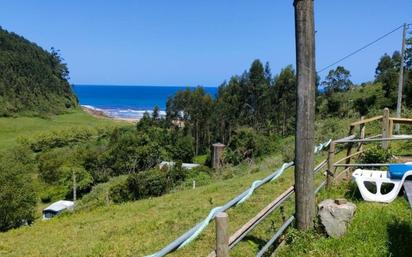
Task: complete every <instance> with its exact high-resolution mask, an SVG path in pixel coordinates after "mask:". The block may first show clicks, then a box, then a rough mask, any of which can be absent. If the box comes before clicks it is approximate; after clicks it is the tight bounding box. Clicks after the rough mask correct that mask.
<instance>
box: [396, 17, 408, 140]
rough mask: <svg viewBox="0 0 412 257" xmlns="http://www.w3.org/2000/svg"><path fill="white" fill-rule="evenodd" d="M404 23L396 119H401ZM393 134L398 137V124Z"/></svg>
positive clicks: (404, 26) (404, 25) (404, 27)
mask: <svg viewBox="0 0 412 257" xmlns="http://www.w3.org/2000/svg"><path fill="white" fill-rule="evenodd" d="M406 26H407V25H406V23H404V24H403V34H402V48H401V67H400V70H399V83H398V102H397V104H396V117H397V118H400V117H401V108H402V88H403V66H404V62H405V44H406V43H405V41H406V39H405V38H406ZM395 126H396V127H395V133H396V134H398V135H399V123H396V125H395Z"/></svg>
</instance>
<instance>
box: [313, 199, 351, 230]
mask: <svg viewBox="0 0 412 257" xmlns="http://www.w3.org/2000/svg"><path fill="white" fill-rule="evenodd" d="M318 207H319V212H318V216H319V219H320V223H321V224H322V226H323V227H324V229H325V231H326V233H327V234H328V235H329V236H330V237H333V238H339V237H341V236H343V235H344V234H345V232H346V229H347V227H348V223H349V221H350V220H351V219H352V217H353V215H354V214H355V211H356V205H355V204H353V203H351V202H347V201H346V199H337V200H332V199H327V200H324V201H322V202H321V203H319V205H318Z"/></svg>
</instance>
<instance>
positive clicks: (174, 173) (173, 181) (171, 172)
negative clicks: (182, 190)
mask: <svg viewBox="0 0 412 257" xmlns="http://www.w3.org/2000/svg"><path fill="white" fill-rule="evenodd" d="M186 176H187V170H186V169H183V168H182V163H181V162H176V164H175V165H174V166H173V167H171V168H169V169H168V170H167V172H166V179H167V187H168V188H173V187H175V186H176V185H178V184H180V183H181V182H182V181H184V180H185V179H186Z"/></svg>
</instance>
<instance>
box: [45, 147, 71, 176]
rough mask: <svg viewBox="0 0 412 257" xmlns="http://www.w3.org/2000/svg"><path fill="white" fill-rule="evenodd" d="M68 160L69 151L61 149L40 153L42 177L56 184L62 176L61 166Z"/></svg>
mask: <svg viewBox="0 0 412 257" xmlns="http://www.w3.org/2000/svg"><path fill="white" fill-rule="evenodd" d="M66 161H67V152H66V151H64V150H61V149H56V150H52V151H49V152H44V153H42V154H40V155H38V167H39V176H40V178H41V179H42V180H43V181H44V182H46V183H49V184H55V183H57V182H58V181H59V180H60V179H61V178H62V175H63V174H62V172H61V169H60V167H61V166H62V165H63V164H64V163H65V162H66Z"/></svg>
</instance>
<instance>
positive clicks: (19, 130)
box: [0, 110, 128, 149]
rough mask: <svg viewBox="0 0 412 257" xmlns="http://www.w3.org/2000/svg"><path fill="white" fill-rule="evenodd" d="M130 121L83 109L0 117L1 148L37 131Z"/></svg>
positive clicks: (120, 123)
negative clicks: (27, 115)
mask: <svg viewBox="0 0 412 257" xmlns="http://www.w3.org/2000/svg"><path fill="white" fill-rule="evenodd" d="M127 124H128V123H126V122H122V121H114V120H111V119H104V118H95V117H93V116H91V115H89V114H87V113H85V112H84V111H82V110H75V111H73V112H71V113H68V114H62V115H57V116H52V117H50V118H38V117H17V118H0V149H6V148H8V147H12V146H15V145H16V144H17V139H18V138H19V137H24V136H30V135H32V134H34V133H37V132H42V131H47V130H53V129H60V128H69V127H75V126H83V127H91V128H92V127H102V126H123V125H127Z"/></svg>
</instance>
